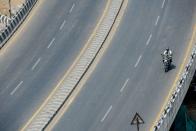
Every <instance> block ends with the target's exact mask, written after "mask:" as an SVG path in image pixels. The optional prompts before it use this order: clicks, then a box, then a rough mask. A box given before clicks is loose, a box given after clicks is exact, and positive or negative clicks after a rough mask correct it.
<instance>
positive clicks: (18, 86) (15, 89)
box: [10, 81, 23, 95]
mask: <svg viewBox="0 0 196 131" xmlns="http://www.w3.org/2000/svg"><path fill="white" fill-rule="evenodd" d="M22 83H23V81H20V83H19V84H18V85H17V86H16V88H14V90H13V91H12V92H11V93H10V95H13V94H14V93H15V92H16V91H17V90H18V89H19V88H20V87H21V85H22Z"/></svg>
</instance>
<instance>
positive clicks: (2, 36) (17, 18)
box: [0, 0, 37, 48]
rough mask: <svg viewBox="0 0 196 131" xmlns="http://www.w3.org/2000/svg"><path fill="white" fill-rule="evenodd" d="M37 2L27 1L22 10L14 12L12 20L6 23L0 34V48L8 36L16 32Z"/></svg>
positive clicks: (35, 0)
mask: <svg viewBox="0 0 196 131" xmlns="http://www.w3.org/2000/svg"><path fill="white" fill-rule="evenodd" d="M36 2H37V0H27V1H26V2H25V3H24V4H23V5H22V8H21V9H20V10H19V11H18V12H16V14H15V15H14V16H13V17H12V19H11V20H10V21H9V22H7V23H6V28H5V30H3V31H2V33H0V48H2V47H3V46H4V45H5V43H6V42H7V40H8V39H9V38H10V36H11V35H12V34H13V33H14V32H15V31H16V29H17V28H18V27H19V26H20V24H21V23H22V22H23V21H24V19H25V18H26V16H27V15H28V14H29V12H30V10H31V9H32V8H33V6H34V5H35V3H36Z"/></svg>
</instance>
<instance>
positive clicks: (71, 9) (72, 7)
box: [69, 3, 75, 13]
mask: <svg viewBox="0 0 196 131" xmlns="http://www.w3.org/2000/svg"><path fill="white" fill-rule="evenodd" d="M74 7H75V4H74V3H73V5H72V6H71V8H70V10H69V13H71V12H72V11H73V9H74Z"/></svg>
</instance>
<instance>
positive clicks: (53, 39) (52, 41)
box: [47, 38, 55, 49]
mask: <svg viewBox="0 0 196 131" xmlns="http://www.w3.org/2000/svg"><path fill="white" fill-rule="evenodd" d="M54 41H55V38H52V40H51V41H50V43H49V44H48V46H47V48H48V49H49V48H50V46H51V45H52V44H53V43H54Z"/></svg>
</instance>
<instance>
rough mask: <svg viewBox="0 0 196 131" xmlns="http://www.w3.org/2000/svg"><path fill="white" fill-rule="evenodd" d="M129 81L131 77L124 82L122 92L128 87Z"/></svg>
mask: <svg viewBox="0 0 196 131" xmlns="http://www.w3.org/2000/svg"><path fill="white" fill-rule="evenodd" d="M128 82H129V78H127V80H126V81H125V82H124V84H123V86H122V88H121V89H120V92H123V90H124V88H125V87H126V85H127V83H128Z"/></svg>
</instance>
